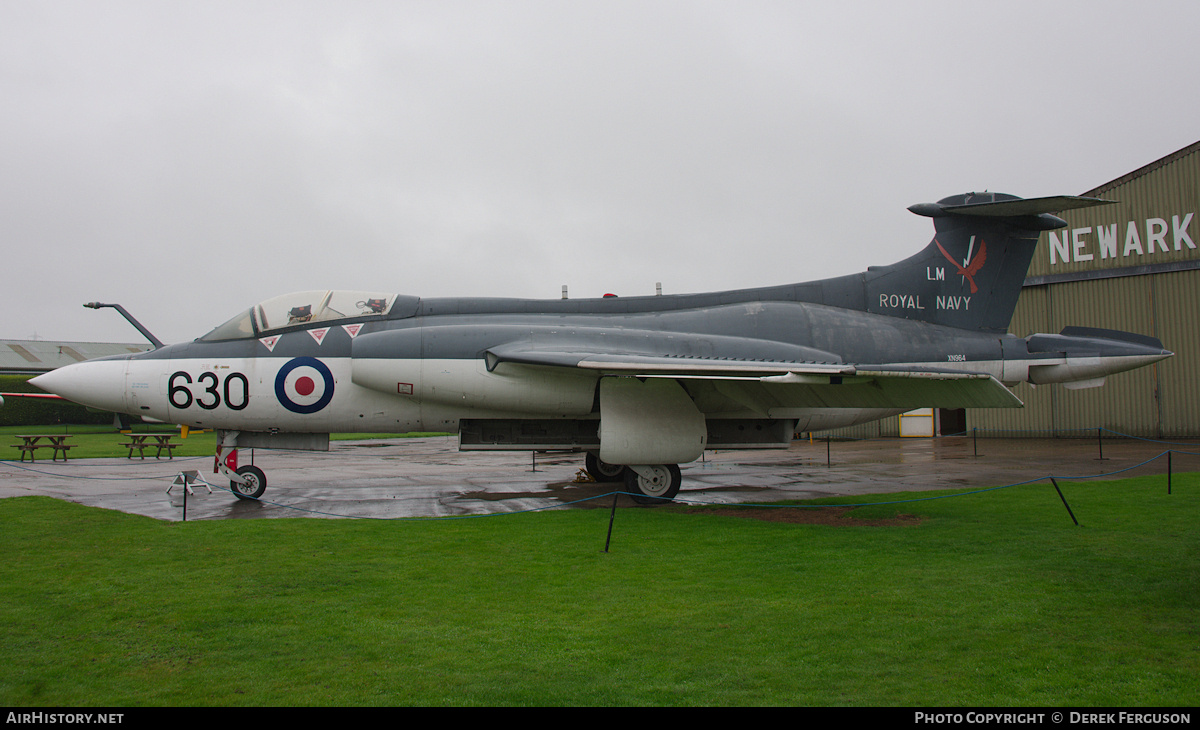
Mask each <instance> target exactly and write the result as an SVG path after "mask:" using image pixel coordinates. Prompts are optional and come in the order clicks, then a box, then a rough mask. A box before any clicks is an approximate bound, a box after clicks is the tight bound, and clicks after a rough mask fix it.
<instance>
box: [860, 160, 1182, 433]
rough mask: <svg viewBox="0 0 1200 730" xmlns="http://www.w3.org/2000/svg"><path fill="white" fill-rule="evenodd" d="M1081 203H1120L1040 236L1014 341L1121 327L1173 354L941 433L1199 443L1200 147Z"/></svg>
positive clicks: (944, 421) (895, 427) (951, 421)
mask: <svg viewBox="0 0 1200 730" xmlns="http://www.w3.org/2000/svg"><path fill="white" fill-rule="evenodd" d="M1082 195H1085V196H1091V197H1099V198H1104V199H1106V200H1114V201H1117V203H1116V204H1115V205H1105V206H1098V207H1094V208H1084V209H1080V210H1073V211H1067V212H1064V213H1060V214H1059V216H1060V217H1061V218H1063V219H1064V220H1066V221H1067V223H1068V226H1067V227H1066V228H1063V229H1061V230H1057V231H1046V232H1043V233H1042V235H1041V238H1040V239H1039V241H1038V246H1037V250H1036V252H1035V253H1034V257H1033V262H1032V263H1031V264H1030V267H1029V274H1028V276H1027V278H1026V279H1025V285H1024V289H1023V290H1022V292H1021V297H1020V299H1019V300H1018V302H1017V309H1016V312H1015V313H1014V314H1013V319H1012V322H1011V324H1010V325H1009V332H1011V333H1012V334H1014V335H1017V336H1018V337H1025V336H1027V335H1029V334H1031V333H1033V332H1047V333H1057V332H1059V331H1061V330H1062V329H1063V327H1066V326H1069V325H1076V326H1081V327H1100V328H1104V329H1113V330H1124V331H1127V332H1135V333H1137V334H1143V335H1150V336H1152V337H1157V338H1159V339H1160V340H1162V342H1163V346H1164V347H1166V348H1167V349H1168V350H1171V351H1172V352H1174V353H1175V357H1173V358H1169V359H1167V360H1164V361H1162V362H1159V363H1157V364H1155V365H1151V366H1149V367H1144V368H1141V369H1139V370H1134V371H1131V372H1127V373H1118V374H1117V375H1111V376H1109V377H1108V380H1107V382H1106V383H1105V384H1104V385H1103V386H1101V387H1098V388H1088V389H1082V390H1069V389H1067V388H1064V387H1063V386H1062V385H1042V386H1037V387H1036V388H1035V387H1033V386H1031V385H1029V384H1028V383H1021V384H1019V385H1018V386H1017V387H1016V388H1015V389H1014V392H1015V393H1016V395H1017V397H1018V398H1020V399H1021V400H1022V401H1024V403H1025V408H1023V409H978V410H971V411H968V412H966V413H965V414H964V413H963V412H961V411H960V412H954V411H945V410H943V411H939V412H938V413H936V414H934V415H933V416H932V418H933V424H934V426H933V428H934V430H935V431H936V432H937V433H941V434H950V433H957V432H961V431H963V430H967V429H971V428H978V429H979V433H980V434H981V435H992V436H1010V437H1016V436H1031V437H1046V436H1050V435H1056V436H1082V435H1088V434H1094V433H1095V432H1096V429H1097V428H1098V427H1103V428H1106V429H1111V430H1113V431H1118V432H1120V433H1124V434H1129V435H1133V436H1140V437H1143V438H1200V375H1198V372H1200V247H1198V246H1200V142H1197V143H1195V144H1192V145H1190V146H1188V147H1185V148H1184V149H1181V150H1179V151H1178V152H1175V153H1173V154H1170V155H1167V156H1166V157H1164V158H1162V159H1160V160H1157V161H1155V162H1152V163H1150V164H1148V165H1146V166H1144V167H1142V168H1140V169H1137V170H1134V171H1133V172H1131V173H1129V174H1127V175H1124V176H1122V177H1119V178H1117V179H1116V180H1113V181H1112V182H1108V183H1105V184H1104V185H1101V186H1099V187H1096V188H1093V189H1092V190H1088V191H1087V192H1085V193H1082ZM902 421H903V422H906V423H907V422H909V418H908V417H901V418H890V419H885V420H883V421H879V422H876V423H871V424H864V425H862V426H858V427H854V428H850V429H842V430H840V431H838V432H837V435H840V436H853V437H859V438H870V437H875V436H897V435H900V434H901V429H902V426H901V422H902ZM929 421H930V418H929V417H926V419H925V422H926V423H929ZM907 433H908V431H907V430H906V435H907ZM926 435H928V434H926Z"/></svg>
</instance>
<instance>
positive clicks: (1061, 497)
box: [1050, 477, 1079, 527]
mask: <svg viewBox="0 0 1200 730" xmlns="http://www.w3.org/2000/svg"><path fill="white" fill-rule="evenodd" d="M1050 483H1051V484H1053V485H1054V491H1056V492H1058V498H1059V499H1061V500H1062V503H1063V506H1064V507H1066V508H1067V514H1069V515H1071V521H1072V522H1074V523H1075V526H1076V527H1079V520H1077V519H1075V513H1074V512H1072V511H1071V505H1069V504H1067V498H1066V497H1064V496H1063V493H1062V490H1061V489H1059V488H1058V480H1056V479H1055V478H1054V477H1050Z"/></svg>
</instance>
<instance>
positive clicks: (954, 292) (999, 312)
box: [864, 193, 1112, 332]
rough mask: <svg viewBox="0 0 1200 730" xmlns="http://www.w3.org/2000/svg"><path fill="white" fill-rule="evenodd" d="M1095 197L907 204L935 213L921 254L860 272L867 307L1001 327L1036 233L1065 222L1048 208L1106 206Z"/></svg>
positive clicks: (977, 196)
mask: <svg viewBox="0 0 1200 730" xmlns="http://www.w3.org/2000/svg"><path fill="white" fill-rule="evenodd" d="M1110 202H1112V201H1108V200H1100V199H1099V198H1082V197H1075V196H1055V197H1049V198H1029V199H1025V198H1018V197H1016V196H1014V195H1005V194H1003V193H966V194H964V195H955V196H953V197H949V198H945V199H943V200H940V201H938V202H937V203H922V204H919V205H914V206H912V207H910V208H909V210H911V211H912V212H914V213H916V214H917V215H923V216H928V217H930V218H933V225H934V230H935V231H936V234H935V235H934V237H933V241H931V242H930V243H929V245H928V246H926V247H925V248H924V249H923V250H922V251H921V252H920V253H918V254H916V255H915V256H912V257H909V258H907V259H905V260H904V261H901V262H899V263H896V264H892V265H891V266H873V267H871V268H869V269H868V270H867V273H866V275H865V282H864V283H865V285H866V296H867V311H868V312H872V313H874V314H883V315H887V316H890V317H903V318H906V319H919V320H922V321H925V322H930V323H933V324H941V325H946V326H949V327H958V328H962V329H973V330H985V331H995V332H1004V331H1006V330H1007V329H1008V323H1009V321H1010V320H1011V319H1012V314H1013V310H1014V309H1015V308H1016V306H1017V297H1018V296H1019V295H1020V293H1021V285H1022V283H1023V282H1024V281H1025V275H1026V273H1027V272H1028V270H1029V262H1030V261H1031V260H1032V258H1033V252H1034V249H1036V248H1037V242H1038V236H1039V235H1040V233H1041V232H1042V231H1046V230H1054V229H1057V228H1062V227H1064V226H1066V225H1067V222H1066V221H1064V220H1063V219H1062V218H1059V217H1057V216H1054V215H1051V214H1050V213H1051V212H1057V211H1063V210H1068V209H1071V208H1084V207H1090V206H1093V205H1105V204H1107V203H1110Z"/></svg>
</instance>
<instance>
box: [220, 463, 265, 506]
mask: <svg viewBox="0 0 1200 730" xmlns="http://www.w3.org/2000/svg"><path fill="white" fill-rule="evenodd" d="M237 474H238V476H240V477H242V478H243V479H245V480H246V483H245V484H238V483H237V482H234V481H231V482H229V488H230V489H232V490H233V496H235V497H237V498H238V499H258V498H259V497H261V496H262V493H263V492H265V491H267V475H266V474H263V470H262V469H259V468H258V467H257V466H243V467H242V468H241V469H238V470H237Z"/></svg>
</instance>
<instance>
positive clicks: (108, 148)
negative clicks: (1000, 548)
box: [0, 0, 1200, 342]
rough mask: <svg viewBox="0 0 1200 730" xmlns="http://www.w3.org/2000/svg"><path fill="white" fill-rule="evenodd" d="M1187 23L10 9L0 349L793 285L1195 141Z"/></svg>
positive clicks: (921, 13) (1136, 6)
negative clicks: (115, 306)
mask: <svg viewBox="0 0 1200 730" xmlns="http://www.w3.org/2000/svg"><path fill="white" fill-rule="evenodd" d="M1197 30H1200V3H1197V2H1195V1H1194V0H1188V1H1177V2H1165V1H1164V2H1156V1H1155V0H1149V1H1148V2H1138V3H1130V2H1097V1H1090V2H1046V1H1044V0H1043V1H1040V2H1012V1H1009V0H1005V2H992V3H973V2H961V1H957V2H840V3H834V2H755V1H753V0H738V1H737V2H732V1H730V2H703V1H701V0H681V1H679V2H666V1H656V0H637V1H636V2H621V1H618V0H605V1H604V2H584V1H581V0H570V1H569V2H568V1H567V0H561V1H556V2H523V1H520V0H505V1H504V2H498V1H494V0H488V1H484V2H466V1H461V2H456V1H454V0H442V1H438V2H399V1H395V0H392V1H388V2H347V1H346V0H339V1H338V2H300V1H288V2H253V1H250V2H247V1H246V0H239V1H238V2H215V1H213V0H206V1H205V2H167V1H164V0H153V1H147V2H127V1H122V0H105V1H104V2H95V1H92V0H89V1H86V2H65V1H55V0H46V1H44V2H29V1H27V0H0V100H2V101H0V240H2V241H3V246H4V254H5V255H4V273H5V277H4V284H3V291H4V306H3V307H2V308H0V338H15V339H26V338H31V337H33V336H35V335H36V336H37V337H40V338H43V339H67V340H97V341H127V342H136V341H138V340H139V339H140V337H139V335H138V334H137V333H136V332H135V331H134V330H133V329H132V328H131V327H129V326H128V325H127V324H125V323H124V321H123V320H121V318H120V317H119V316H118V315H117V314H116V313H114V312H112V311H111V310H109V311H99V312H94V311H91V310H87V309H84V308H82V307H81V306H80V305H81V304H82V303H83V302H87V301H93V300H101V301H109V302H120V303H122V304H124V305H125V306H126V307H127V308H128V309H130V310H131V311H132V312H133V313H134V314H135V316H138V317H139V318H140V319H141V320H142V321H143V323H145V324H146V325H147V326H148V327H149V328H150V329H151V330H152V331H153V332H155V334H157V335H158V336H159V337H160V338H161V339H163V340H165V341H167V342H178V341H183V340H188V339H191V338H194V337H197V336H199V335H201V334H203V333H204V332H206V331H207V330H208V329H210V328H211V327H213V326H215V325H217V324H219V323H221V322H223V321H224V320H226V319H228V318H229V317H231V316H233V315H234V314H235V313H236V312H237V311H239V310H242V309H245V308H247V307H249V306H250V305H252V304H254V303H255V302H257V301H260V300H263V299H267V298H269V297H273V296H276V295H278V294H284V293H287V292H290V291H295V290H302V289H324V288H344V289H367V290H379V291H382V292H396V293H404V294H415V295H419V296H427V297H434V296H456V295H487V296H522V297H546V298H557V297H558V296H560V292H561V287H562V285H564V284H566V285H568V286H569V288H570V293H571V296H572V297H588V296H599V295H601V294H603V293H605V292H614V293H617V294H620V295H625V296H629V295H635V294H652V293H653V292H654V284H655V282H658V281H661V282H662V283H663V289H664V291H665V292H666V293H681V292H693V291H707V290H714V289H730V288H739V287H747V286H764V285H769V284H782V283H788V282H793V281H805V280H809V279H815V278H821V277H826V276H834V275H841V274H846V273H852V272H855V271H860V270H862V269H863V268H864V267H865V266H866V265H868V264H872V265H874V264H887V263H891V262H893V261H896V260H899V259H901V258H903V257H905V256H907V255H909V254H910V253H912V252H914V251H915V250H916V249H917V248H919V247H920V246H923V245H924V244H925V243H927V242H928V240H929V238H930V237H931V235H932V227H931V226H930V225H929V221H928V220H927V219H924V218H919V217H917V216H914V215H912V214H911V213H908V212H907V211H906V210H905V208H906V207H907V206H908V205H911V204H912V203H918V202H929V201H933V200H937V199H939V198H942V197H945V196H948V195H952V194H956V193H961V192H967V191H970V190H984V189H987V190H998V191H1003V192H1009V193H1013V194H1016V195H1021V196H1024V197H1034V196H1040V195H1055V194H1064V193H1067V194H1076V193H1080V192H1082V191H1084V190H1087V189H1089V188H1092V187H1094V186H1096V185H1099V184H1101V183H1104V182H1107V181H1109V180H1111V179H1113V178H1116V177H1118V176H1120V175H1122V174H1124V173H1126V172H1129V171H1131V170H1133V169H1135V168H1137V167H1140V166H1141V165H1144V164H1146V163H1148V162H1151V161H1153V160H1155V159H1157V158H1159V157H1162V156H1163V155H1166V154H1169V153H1171V152H1173V151H1175V150H1177V149H1179V148H1181V147H1184V146H1187V145H1189V144H1191V143H1193V142H1195V141H1196V140H1197V139H1200V127H1198V125H1197V119H1200V108H1198V107H1200V95H1198V94H1197V93H1196V84H1197V71H1198V70H1200V49H1198V46H1197V44H1196V43H1195V42H1194V39H1195V36H1196V32H1197Z"/></svg>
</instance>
